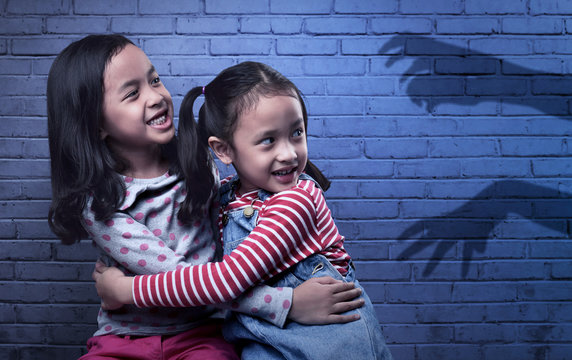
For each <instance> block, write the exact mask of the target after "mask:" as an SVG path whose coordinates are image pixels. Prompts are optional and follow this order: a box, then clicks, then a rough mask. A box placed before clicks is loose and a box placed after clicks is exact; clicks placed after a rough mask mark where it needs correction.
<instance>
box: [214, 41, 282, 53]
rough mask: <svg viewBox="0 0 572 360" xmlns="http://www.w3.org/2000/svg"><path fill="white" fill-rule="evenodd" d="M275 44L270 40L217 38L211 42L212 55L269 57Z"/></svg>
mask: <svg viewBox="0 0 572 360" xmlns="http://www.w3.org/2000/svg"><path fill="white" fill-rule="evenodd" d="M272 45H273V42H272V40H270V39H253V38H247V39H241V40H240V41H231V40H230V39H223V38H216V39H212V40H211V45H210V51H211V54H212V55H268V54H269V53H270V50H271V48H272Z"/></svg>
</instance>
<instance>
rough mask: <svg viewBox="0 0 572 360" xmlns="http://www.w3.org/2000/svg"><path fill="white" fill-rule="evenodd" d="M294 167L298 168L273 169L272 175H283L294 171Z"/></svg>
mask: <svg viewBox="0 0 572 360" xmlns="http://www.w3.org/2000/svg"><path fill="white" fill-rule="evenodd" d="M296 169H298V168H292V169H290V170H284V171H273V172H272V175H277V176H284V175H288V174H291V173H293V172H294V171H296Z"/></svg>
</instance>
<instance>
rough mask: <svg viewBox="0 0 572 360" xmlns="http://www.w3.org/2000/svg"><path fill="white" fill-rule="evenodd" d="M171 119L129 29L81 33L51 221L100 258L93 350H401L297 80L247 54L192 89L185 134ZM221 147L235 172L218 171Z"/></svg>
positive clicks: (62, 76) (60, 105)
mask: <svg viewBox="0 0 572 360" xmlns="http://www.w3.org/2000/svg"><path fill="white" fill-rule="evenodd" d="M201 96H204V103H203V104H202V106H201V107H200V109H199V110H198V121H195V117H194V112H193V105H194V103H195V101H196V100H197V99H198V98H199V97H201ZM173 118H174V110H173V103H172V100H171V96H170V94H169V92H168V91H167V90H166V88H165V87H164V86H163V84H162V82H161V81H160V78H159V76H158V74H157V71H156V70H155V68H154V67H153V66H152V64H151V62H150V61H149V59H148V58H147V56H146V55H145V54H144V53H143V52H142V51H141V50H140V49H139V48H138V47H136V46H135V45H134V44H133V43H132V42H130V41H129V40H127V39H126V38H124V37H122V36H119V35H98V36H89V37H87V38H84V39H82V40H80V41H77V42H75V43H73V44H71V45H70V46H68V48H66V49H65V50H64V51H62V53H61V54H60V55H59V56H58V58H57V59H56V60H55V62H54V64H53V65H52V69H51V70H50V75H49V79H48V129H49V141H50V156H51V160H52V189H53V200H52V206H51V208H50V216H49V220H50V226H51V228H52V230H53V231H54V233H56V234H57V235H58V236H59V237H60V238H61V239H62V240H63V241H64V242H65V243H73V242H75V241H78V240H79V239H83V238H88V237H89V238H91V239H92V240H93V242H94V244H95V245H96V248H97V249H98V251H99V252H100V259H101V262H98V264H97V265H96V271H95V272H94V279H95V280H96V286H97V289H98V294H99V295H100V296H101V298H102V309H101V311H100V314H99V316H98V323H99V329H98V331H97V332H96V333H95V335H94V337H92V338H91V339H90V340H89V341H88V353H87V354H86V355H85V356H84V357H82V359H102V358H106V359H113V358H122V359H123V358H133V359H136V358H137V359H141V358H153V357H152V356H153V355H152V354H153V353H154V352H157V351H158V352H163V356H165V357H167V358H168V357H173V358H175V357H176V358H179V359H187V358H188V359H191V358H194V357H196V358H213V359H214V358H218V359H220V358H226V359H234V358H238V357H239V356H240V357H241V358H243V359H331V358H346V357H348V356H352V357H353V358H359V359H391V355H390V353H389V351H388V349H387V346H386V344H385V341H384V339H383V335H382V333H381V328H380V326H379V323H378V320H377V318H376V315H375V312H374V309H373V306H372V304H371V301H370V300H369V298H368V296H367V295H366V293H365V291H363V289H362V288H361V286H360V285H359V282H358V281H357V280H356V277H355V271H354V267H353V264H352V260H351V257H350V255H349V254H348V253H347V251H346V250H345V248H344V245H343V242H344V237H343V236H342V235H341V234H340V233H339V232H338V229H337V227H336V225H335V222H334V220H333V218H332V216H331V213H330V210H329V209H328V207H327V204H326V201H325V198H324V195H323V191H324V190H326V189H327V187H328V186H329V182H328V180H327V179H326V177H325V176H324V175H323V174H322V173H321V172H320V171H319V170H318V168H317V167H316V166H314V165H313V164H312V163H311V162H310V161H309V160H308V150H307V138H306V134H307V125H308V115H307V113H306V108H305V105H304V102H303V100H302V97H301V94H300V91H299V90H298V89H297V87H296V86H295V85H294V84H293V83H292V82H291V81H289V80H288V79H287V78H285V77H284V76H283V75H281V74H280V73H278V72H277V71H276V70H274V69H272V68H270V67H269V66H266V65H264V64H261V63H256V62H244V63H240V64H238V65H235V66H232V67H230V68H227V69H225V70H223V71H222V72H221V73H220V74H219V75H218V76H217V77H216V78H215V79H214V80H212V81H211V82H210V83H209V84H207V85H206V86H204V87H195V88H193V89H191V90H190V91H189V92H188V94H187V95H186V96H185V98H184V100H183V103H182V105H181V109H180V112H179V133H178V135H177V136H175V127H174V122H173ZM213 153H214V155H215V156H216V157H217V158H218V159H219V160H220V161H221V162H222V163H223V164H227V165H231V164H232V165H233V167H234V168H235V170H236V173H237V175H236V176H231V177H228V178H226V179H223V180H220V179H219V175H218V171H217V168H216V165H215V162H214V159H213V156H212V154H213Z"/></svg>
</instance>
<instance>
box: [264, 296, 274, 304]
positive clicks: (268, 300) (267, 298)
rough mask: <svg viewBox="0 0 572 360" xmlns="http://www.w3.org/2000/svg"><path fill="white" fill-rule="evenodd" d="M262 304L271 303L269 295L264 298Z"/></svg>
mask: <svg viewBox="0 0 572 360" xmlns="http://www.w3.org/2000/svg"><path fill="white" fill-rule="evenodd" d="M264 302H265V303H267V304H270V303H271V302H272V296H270V295H266V296H264Z"/></svg>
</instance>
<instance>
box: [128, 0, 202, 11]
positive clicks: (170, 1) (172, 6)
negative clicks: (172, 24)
mask: <svg viewBox="0 0 572 360" xmlns="http://www.w3.org/2000/svg"><path fill="white" fill-rule="evenodd" d="M200 9H201V2H200V0H187V1H184V2H181V1H178V0H166V1H161V6H157V2H156V1H153V0H140V1H139V12H140V13H141V14H145V15H150V14H165V15H170V14H185V15H188V14H198V13H199V12H200Z"/></svg>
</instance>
